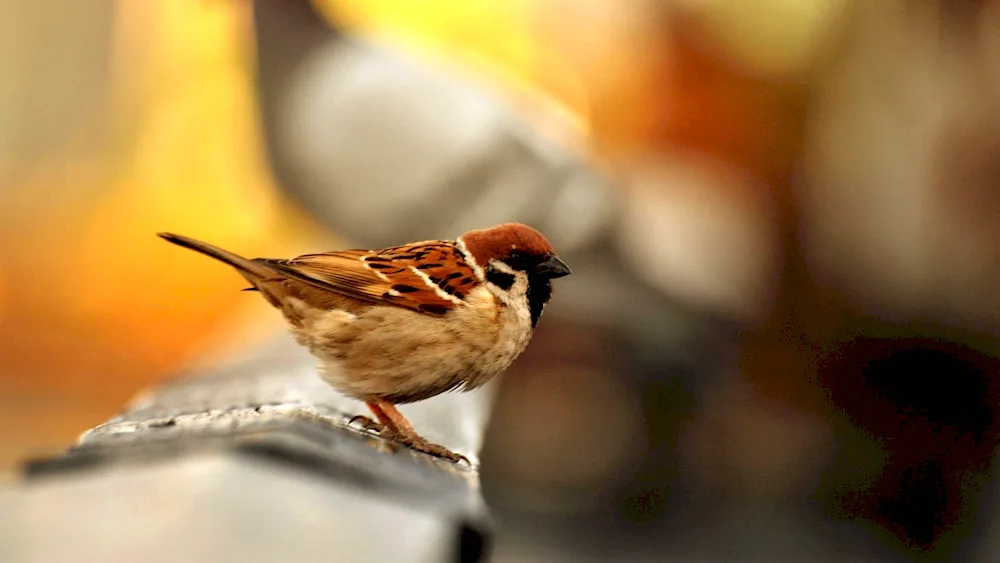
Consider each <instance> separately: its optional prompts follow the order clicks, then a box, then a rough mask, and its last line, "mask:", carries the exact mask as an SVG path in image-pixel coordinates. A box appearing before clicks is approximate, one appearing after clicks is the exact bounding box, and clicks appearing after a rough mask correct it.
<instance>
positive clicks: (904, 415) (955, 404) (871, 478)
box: [819, 331, 1000, 549]
mask: <svg viewBox="0 0 1000 563" xmlns="http://www.w3.org/2000/svg"><path fill="white" fill-rule="evenodd" d="M928 332H930V331H928ZM833 350H834V351H833V354H832V358H831V359H830V360H829V361H828V362H825V363H824V364H825V365H822V366H821V368H820V372H819V381H820V384H821V385H822V386H823V387H824V388H825V389H827V391H828V392H829V393H830V400H831V401H832V402H833V404H834V405H835V407H836V408H837V410H838V411H839V413H840V414H842V415H844V416H845V417H847V420H849V421H850V423H851V424H852V425H854V426H856V428H857V429H858V430H860V431H861V432H862V433H864V434H865V435H866V436H867V437H868V439H870V440H873V441H874V443H875V444H877V446H876V447H877V448H878V450H879V451H880V454H879V458H880V459H881V460H882V461H881V462H880V463H879V464H878V465H876V466H874V467H854V468H852V469H851V471H852V472H853V473H855V474H854V475H852V476H851V477H850V480H851V481H852V482H857V481H858V480H859V477H861V475H862V474H863V472H870V473H869V475H868V478H867V479H862V482H861V483H859V484H860V487H858V486H853V487H848V488H846V489H842V490H840V491H839V492H838V493H837V494H836V495H835V498H834V506H835V507H836V510H838V511H839V512H840V514H841V515H842V516H846V515H852V516H854V517H858V516H864V517H866V518H871V519H872V520H874V521H875V522H878V523H880V524H881V525H883V526H885V527H886V528H887V529H889V530H890V531H892V532H893V533H895V534H897V535H899V537H900V538H902V539H903V540H904V541H905V542H906V543H907V544H909V545H911V546H913V547H917V548H920V549H928V548H931V547H934V545H935V543H936V542H937V541H938V540H939V539H941V538H942V536H943V535H944V534H946V533H947V532H949V531H952V530H953V529H954V528H955V526H957V525H959V524H960V523H962V522H968V521H970V516H971V514H972V510H973V508H974V506H969V505H966V503H968V502H970V501H973V500H974V499H975V497H976V495H977V494H978V493H979V492H980V490H981V488H982V482H981V480H982V479H983V478H985V476H986V475H988V474H989V472H990V471H991V469H992V462H993V452H994V449H995V448H996V446H997V440H998V432H997V431H998V428H997V424H996V408H997V400H998V398H1000V397H998V393H997V391H998V389H997V383H998V382H997V378H996V377H995V374H996V373H1000V359H998V358H996V357H995V356H993V355H992V354H987V353H984V352H983V351H981V350H976V349H974V348H971V347H970V346H969V345H967V344H964V343H961V342H956V341H954V340H952V341H948V340H943V339H940V338H931V337H912V336H909V337H908V336H905V335H903V336H900V337H898V338H888V337H886V338H874V337H859V338H857V339H852V340H848V341H846V342H843V343H840V344H838V345H837V346H836V347H835V348H834V349H833ZM851 445H852V444H851V442H847V443H845V444H843V446H844V447H851ZM975 475H979V477H978V478H977V477H974V476H975ZM977 481H979V482H977Z"/></svg>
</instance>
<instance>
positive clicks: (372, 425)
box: [347, 414, 385, 435]
mask: <svg viewBox="0 0 1000 563" xmlns="http://www.w3.org/2000/svg"><path fill="white" fill-rule="evenodd" d="M355 422H360V423H361V426H362V428H364V429H365V430H372V431H374V432H376V433H378V434H380V435H381V434H382V432H383V431H384V430H385V425H384V424H382V423H381V422H377V421H375V420H372V419H370V418H368V417H367V416H365V415H363V414H359V415H357V416H354V417H351V420H348V421H347V425H348V426H352V425H354V423H355Z"/></svg>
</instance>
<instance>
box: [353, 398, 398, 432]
mask: <svg viewBox="0 0 1000 563" xmlns="http://www.w3.org/2000/svg"><path fill="white" fill-rule="evenodd" d="M365 404H366V405H368V408H369V409H371V411H372V412H373V413H374V414H375V416H376V418H378V422H376V421H374V420H372V419H370V418H368V417H367V416H365V415H363V414H359V415H357V416H354V417H352V418H351V420H348V421H347V425H348V426H350V425H352V424H354V423H355V422H360V423H361V426H363V427H364V429H365V430H374V431H375V432H378V433H379V434H382V433H384V432H386V431H387V429H388V428H390V427H391V425H392V423H391V421H390V420H389V418H388V417H387V416H386V414H385V413H384V412H383V411H382V409H381V408H380V407H379V405H378V404H377V403H375V402H373V401H365Z"/></svg>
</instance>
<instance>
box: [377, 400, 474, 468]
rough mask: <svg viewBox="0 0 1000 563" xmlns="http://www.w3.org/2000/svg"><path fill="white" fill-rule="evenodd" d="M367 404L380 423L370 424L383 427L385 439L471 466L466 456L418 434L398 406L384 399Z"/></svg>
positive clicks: (380, 431) (382, 432)
mask: <svg viewBox="0 0 1000 563" xmlns="http://www.w3.org/2000/svg"><path fill="white" fill-rule="evenodd" d="M366 404H367V405H368V408H370V409H371V410H372V412H373V413H375V416H376V417H378V419H379V422H378V423H376V422H375V421H372V420H370V422H371V423H372V424H378V425H379V426H381V427H382V428H381V430H379V435H380V436H382V437H383V438H385V439H387V440H394V441H396V442H399V443H401V444H405V445H407V446H409V447H410V448H412V449H414V450H417V451H418V452H424V453H428V454H431V455H435V456H438V457H442V458H444V459H449V460H451V461H455V462H458V461H465V463H467V464H470V462H469V458H467V457H465V456H464V455H462V454H457V453H455V452H453V451H451V450H449V449H448V448H446V447H444V446H441V445H439V444H433V443H431V442H428V441H427V440H426V439H424V438H423V437H421V436H420V435H419V434H417V431H416V430H414V429H413V425H412V424H410V421H409V420H406V417H404V416H403V413H401V412H399V409H397V408H396V405H393V404H392V403H390V402H388V401H384V400H382V399H374V400H372V401H366ZM470 465H471V464H470Z"/></svg>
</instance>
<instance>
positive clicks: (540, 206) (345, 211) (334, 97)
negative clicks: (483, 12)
mask: <svg viewBox="0 0 1000 563" xmlns="http://www.w3.org/2000/svg"><path fill="white" fill-rule="evenodd" d="M272 4H275V5H272ZM276 4H281V6H276ZM292 4H293V3H287V4H286V3H273V2H272V3H268V2H258V3H257V5H256V10H257V16H256V17H257V21H258V41H259V44H260V47H259V49H260V51H261V57H260V76H261V87H262V91H263V93H264V96H263V109H264V117H265V121H266V124H267V130H268V132H269V135H268V148H269V150H270V153H271V158H272V162H273V163H274V167H275V170H276V171H277V174H278V176H279V178H280V180H281V184H282V185H283V187H284V188H285V189H287V190H288V191H289V192H290V193H292V194H293V195H295V196H296V197H298V198H299V199H300V200H302V201H303V202H304V203H305V204H306V206H307V207H308V208H309V210H310V211H311V212H313V213H315V214H316V215H317V216H318V217H320V218H321V219H323V220H325V221H326V222H327V223H328V224H329V225H331V226H332V227H333V228H334V229H335V230H336V231H337V232H338V233H340V234H342V235H344V236H345V237H346V238H347V239H348V240H351V241H353V242H355V243H356V244H359V245H364V246H389V245H394V244H399V243H400V241H409V240H418V239H427V238H436V237H441V238H453V237H455V236H457V235H458V234H460V233H462V232H464V231H466V230H469V229H473V228H482V227H483V226H485V225H490V224H495V223H499V222H503V221H521V222H524V223H529V224H531V225H532V226H534V227H536V228H538V229H539V230H541V231H542V232H544V233H545V234H546V236H548V237H549V238H550V240H551V241H552V243H553V245H554V246H555V247H556V248H559V249H560V253H561V254H570V253H572V252H573V251H574V250H575V249H576V248H579V247H582V246H584V245H586V244H588V243H590V242H592V241H593V240H595V239H596V238H597V237H598V236H599V233H600V232H601V231H602V230H603V229H605V228H606V227H607V226H608V224H609V223H610V222H611V221H612V219H613V218H614V217H615V213H616V211H617V207H618V205H617V198H616V195H615V194H614V192H613V191H612V190H611V189H609V187H608V185H607V183H606V182H605V181H604V180H603V179H602V178H601V177H600V175H598V174H597V173H595V172H594V171H593V170H591V168H590V167H589V166H588V164H587V163H586V162H585V160H584V159H585V155H583V154H577V153H576V152H574V150H573V149H572V148H570V147H568V146H562V145H560V144H557V143H556V142H554V141H553V140H552V138H551V136H546V135H544V134H542V133H541V132H539V131H538V130H536V129H535V128H533V127H532V126H531V125H530V124H529V123H528V122H527V121H526V120H525V119H524V118H523V117H522V116H519V115H517V114H516V113H515V111H514V110H513V109H512V107H511V106H512V104H511V103H510V102H509V101H504V100H502V99H500V97H499V94H491V93H490V91H489V87H488V86H487V85H486V84H476V83H474V82H473V81H472V80H470V79H465V80H464V79H463V78H462V77H459V76H457V75H452V74H449V73H447V72H445V71H443V70H441V69H437V68H433V67H430V66H428V65H426V64H418V63H417V62H415V61H412V60H410V59H408V58H406V57H405V56H402V55H400V54H397V53H393V52H391V51H389V50H387V49H383V48H381V47H379V46H376V45H375V44H373V43H371V42H368V41H365V40H363V39H360V38H356V37H347V36H345V35H343V34H340V33H334V32H333V31H330V30H326V29H325V24H324V23H323V22H322V20H321V19H320V18H319V16H317V15H316V14H315V12H313V11H311V9H310V8H307V6H300V5H295V6H293V5H292ZM306 4H307V3H306ZM303 37H305V38H303ZM495 87H496V88H499V85H497V86H495ZM495 92H497V93H499V92H500V90H495ZM532 110H533V111H534V112H536V114H537V113H539V112H544V109H543V108H542V107H540V106H536V107H533V108H532ZM545 117H549V118H552V119H545ZM543 121H545V123H546V126H547V127H548V128H549V129H551V128H552V126H553V124H554V123H557V122H558V121H559V120H558V119H556V118H555V117H554V116H544V117H543ZM571 129H572V127H571V126H570V125H569V124H567V127H566V130H565V131H562V132H559V133H556V134H555V135H554V136H563V137H564V138H566V139H572V138H573V136H574V135H578V133H576V132H573V131H571ZM567 144H568V145H571V144H572V143H567ZM582 144H583V143H577V145H582Z"/></svg>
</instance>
